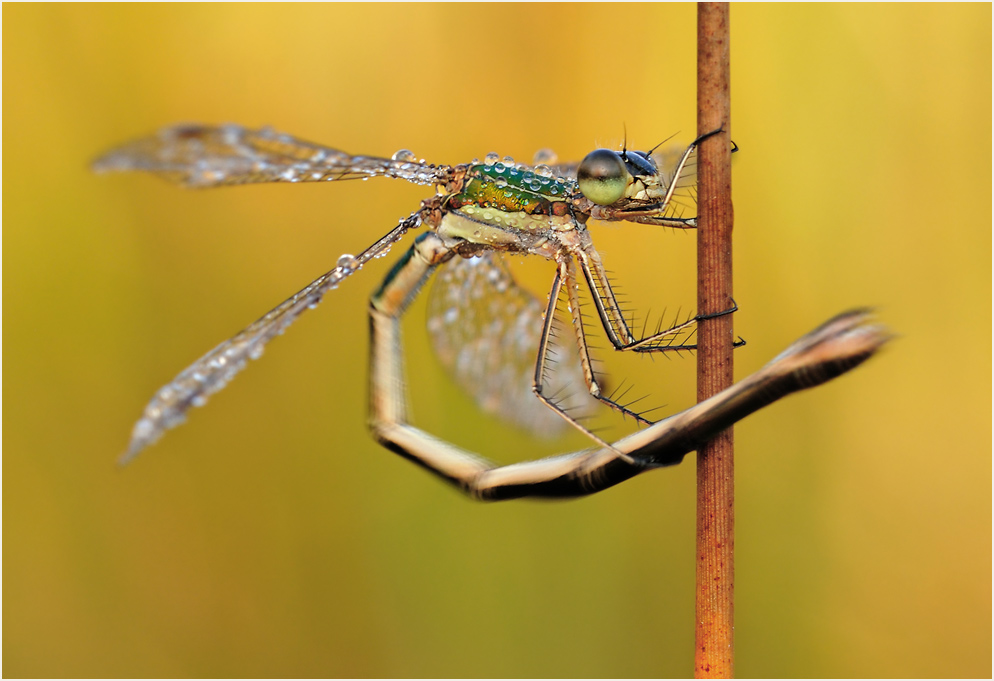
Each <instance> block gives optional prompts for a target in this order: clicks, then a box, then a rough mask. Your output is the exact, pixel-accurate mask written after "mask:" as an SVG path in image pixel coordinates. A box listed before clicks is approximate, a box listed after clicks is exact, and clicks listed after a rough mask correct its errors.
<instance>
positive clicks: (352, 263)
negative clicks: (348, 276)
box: [336, 253, 359, 273]
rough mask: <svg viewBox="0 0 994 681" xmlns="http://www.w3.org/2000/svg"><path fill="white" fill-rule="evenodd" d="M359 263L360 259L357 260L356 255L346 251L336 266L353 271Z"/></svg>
mask: <svg viewBox="0 0 994 681" xmlns="http://www.w3.org/2000/svg"><path fill="white" fill-rule="evenodd" d="M358 264H359V261H358V260H356V257H355V256H354V255H351V254H350V253H344V254H342V256H341V257H339V258H338V262H337V263H336V266H337V267H340V268H341V269H343V270H346V271H348V272H350V273H351V272H352V270H354V269H355V268H356V266H357V265H358Z"/></svg>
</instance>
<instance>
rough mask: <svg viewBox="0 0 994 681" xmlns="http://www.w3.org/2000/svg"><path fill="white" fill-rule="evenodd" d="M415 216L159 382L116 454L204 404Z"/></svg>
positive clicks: (131, 452)
mask: <svg viewBox="0 0 994 681" xmlns="http://www.w3.org/2000/svg"><path fill="white" fill-rule="evenodd" d="M420 220H421V216H420V211H419V212H415V213H413V214H411V216H410V217H408V218H406V219H405V220H402V221H401V222H400V224H399V225H397V226H396V227H395V228H394V229H392V230H391V231H390V232H389V233H388V234H387V235H386V236H384V237H383V238H382V239H380V240H379V241H377V242H376V243H375V244H373V245H372V246H370V247H369V248H367V249H366V250H365V251H363V252H362V253H361V254H359V255H358V256H352V255H343V256H342V257H340V258H339V259H338V265H337V266H336V267H335V269H333V270H331V271H330V272H328V273H326V274H323V275H321V276H320V277H318V278H317V279H315V280H314V281H312V282H311V283H310V284H308V285H307V286H305V287H304V288H303V289H301V290H300V291H298V292H297V293H295V294H294V295H293V296H291V297H290V298H288V299H287V300H285V301H283V302H282V303H280V304H279V305H277V306H276V307H275V308H273V309H272V310H270V311H269V312H268V313H266V314H265V315H264V316H263V317H262V318H261V319H259V320H257V321H256V322H254V323H253V324H251V325H249V326H248V327H246V328H245V329H243V330H242V331H240V332H238V334H236V335H235V336H234V337H233V338H231V339H229V340H226V341H225V342H223V343H221V344H220V345H218V346H217V347H216V348H214V349H213V350H211V351H210V352H208V353H207V354H206V355H204V356H203V357H201V358H200V359H198V360H197V361H196V362H194V363H193V364H191V365H190V366H189V367H187V368H186V369H184V370H183V371H182V372H181V373H180V374H179V375H178V376H177V377H176V378H174V379H173V380H172V381H171V382H170V383H169V384H168V385H166V386H164V387H163V388H161V389H160V390H159V392H157V393H156V394H155V396H154V397H153V398H152V400H151V401H150V402H149V403H148V405H147V406H146V407H145V411H144V413H143V414H142V417H141V419H139V421H138V423H136V424H135V427H134V429H133V430H132V431H131V443H130V444H129V445H128V451H127V452H125V454H124V456H122V457H121V463H125V462H127V461H128V460H130V459H131V458H132V457H134V456H135V455H136V454H138V452H140V451H141V450H142V449H144V448H145V447H147V446H149V445H150V444H152V443H154V442H155V441H156V440H158V439H159V438H160V437H162V434H163V433H165V431H167V430H169V429H170V428H173V427H175V426H178V425H179V424H181V423H182V422H183V421H184V419H185V418H186V412H187V411H189V409H190V407H199V406H202V405H204V404H205V403H206V402H207V396H208V395H210V394H211V393H215V392H217V391H218V390H220V389H221V388H223V387H224V386H225V385H227V383H228V381H230V380H231V379H232V378H234V377H235V374H237V373H238V372H239V371H241V370H242V369H244V368H245V365H246V364H247V363H248V360H250V359H258V358H259V357H260V356H261V355H262V352H263V349H264V348H265V345H266V343H268V342H269V341H270V340H272V339H273V338H275V337H276V336H278V335H280V334H282V333H283V331H284V330H285V329H286V327H288V326H290V324H292V323H293V322H294V321H295V320H296V319H297V317H299V316H300V315H301V313H303V312H304V311H305V310H308V309H313V308H314V307H317V305H318V303H320V302H321V299H322V297H323V296H324V294H325V293H326V292H328V291H329V290H330V289H334V288H337V286H338V284H339V282H341V281H342V280H343V279H345V278H346V277H348V276H349V275H351V274H352V273H354V272H356V271H358V270H359V269H360V268H361V267H362V266H363V265H364V264H365V263H366V262H368V261H369V260H370V259H371V258H374V257H378V256H381V255H383V254H385V253H386V252H387V251H389V250H390V247H391V246H392V245H393V244H394V243H395V242H397V241H398V240H399V239H400V238H401V237H402V236H403V235H404V233H405V232H407V230H409V229H412V228H414V227H417V226H418V225H419V224H420Z"/></svg>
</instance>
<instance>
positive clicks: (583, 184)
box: [576, 149, 631, 206]
mask: <svg viewBox="0 0 994 681" xmlns="http://www.w3.org/2000/svg"><path fill="white" fill-rule="evenodd" d="M630 180H631V175H630V174H629V173H628V170H627V169H626V168H625V162H624V161H623V160H622V159H621V157H620V156H619V155H618V154H616V153H615V152H613V151H611V150H610V149H596V150H595V151H591V152H590V153H589V154H587V157H586V158H585V159H583V161H581V162H580V167H579V168H577V170H576V181H577V183H578V184H579V185H580V191H581V192H583V195H584V196H586V197H587V198H588V199H590V200H591V201H593V202H594V203H596V204H597V205H599V206H610V205H611V204H612V203H614V202H615V201H617V200H618V199H620V198H621V197H622V196H624V195H625V189H627V188H628V182H629V181H630Z"/></svg>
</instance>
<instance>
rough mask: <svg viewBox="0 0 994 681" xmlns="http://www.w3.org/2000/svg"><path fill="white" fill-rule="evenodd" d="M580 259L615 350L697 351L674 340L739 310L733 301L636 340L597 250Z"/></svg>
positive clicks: (689, 334)
mask: <svg viewBox="0 0 994 681" xmlns="http://www.w3.org/2000/svg"><path fill="white" fill-rule="evenodd" d="M579 258H580V267H581V269H582V270H583V275H584V278H585V279H586V280H587V286H588V288H589V289H590V293H591V295H592V296H593V298H594V305H595V307H596V308H597V314H598V315H599V316H600V319H601V325H602V326H603V327H604V332H605V333H606V334H607V337H608V339H610V341H611V343H612V345H614V347H615V349H616V350H621V351H632V352H679V351H681V350H694V349H696V348H697V346H696V345H694V344H687V343H683V342H673V341H674V339H677V340H678V339H680V338H681V336H683V337H687V338H689V337H690V336H691V335H693V332H694V329H695V327H696V325H697V322H698V321H700V320H702V319H711V318H713V317H721V316H723V315H726V314H731V313H733V312H735V311H736V310H738V309H739V308H738V306H737V305H735V301H732V306H731V307H729V308H728V309H726V310H722V311H720V312H715V313H711V314H701V315H696V316H694V317H691V318H690V319H688V320H687V321H685V322H682V323H680V324H675V325H674V326H672V327H670V328H668V329H665V330H662V331H657V332H655V333H653V334H651V335H649V336H646V337H644V338H639V339H636V338H635V336H634V335H633V334H632V332H631V329H629V327H628V323H627V322H626V321H625V318H624V315H622V313H621V307H620V305H618V299H617V297H616V296H615V294H614V291H613V290H612V288H611V282H610V281H609V280H608V277H607V273H606V272H605V270H604V265H603V263H602V262H601V259H600V256H599V255H598V253H597V251H595V250H594V249H593V248H592V247H590V248H587V249H584V250H582V251H580V253H579ZM667 341H669V342H667ZM740 345H741V343H740Z"/></svg>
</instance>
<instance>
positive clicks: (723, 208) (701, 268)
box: [694, 2, 735, 678]
mask: <svg viewBox="0 0 994 681" xmlns="http://www.w3.org/2000/svg"><path fill="white" fill-rule="evenodd" d="M697 7H698V9H697V133H698V135H703V134H705V133H708V132H711V131H713V130H717V129H718V128H722V129H723V130H724V132H723V133H722V134H719V135H715V136H713V137H710V138H708V139H706V140H704V141H703V142H702V143H701V146H700V149H699V150H698V158H697V163H698V166H697V170H698V180H697V182H698V185H697V186H698V197H697V200H698V225H697V309H698V313H699V314H710V313H716V312H721V311H723V310H727V309H729V308H730V307H732V305H733V302H732V175H731V137H730V134H731V133H730V130H731V99H730V89H729V81H730V74H729V27H728V13H729V12H728V3H724V2H715V3H701V4H699V5H698V6H697ZM732 317H733V315H730V314H728V315H723V316H720V317H715V318H713V319H705V320H701V321H700V322H699V324H698V326H699V329H698V340H697V342H698V345H697V399H698V401H702V400H705V399H707V398H708V397H711V396H712V395H714V394H716V393H718V392H720V391H721V390H723V389H725V388H727V387H728V386H730V385H732ZM734 499H735V491H734V459H733V447H732V429H731V428H729V429H727V430H724V431H722V432H721V433H719V434H718V435H717V436H715V437H714V439H712V440H710V441H709V442H708V443H707V444H705V445H704V446H702V447H701V448H700V449H699V450H698V452H697V602H696V614H697V618H696V632H695V642H696V648H695V651H696V652H695V655H694V676H695V677H696V678H731V677H732V676H733V675H734V639H733V632H734V628H733V625H734V617H733V615H734V607H733V603H734V602H733V596H734V585H735V580H734V575H735V573H734V566H735V563H734V557H735V556H734V548H735V534H734V533H735V514H734V510H735V509H734Z"/></svg>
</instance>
